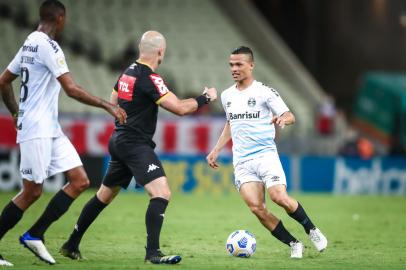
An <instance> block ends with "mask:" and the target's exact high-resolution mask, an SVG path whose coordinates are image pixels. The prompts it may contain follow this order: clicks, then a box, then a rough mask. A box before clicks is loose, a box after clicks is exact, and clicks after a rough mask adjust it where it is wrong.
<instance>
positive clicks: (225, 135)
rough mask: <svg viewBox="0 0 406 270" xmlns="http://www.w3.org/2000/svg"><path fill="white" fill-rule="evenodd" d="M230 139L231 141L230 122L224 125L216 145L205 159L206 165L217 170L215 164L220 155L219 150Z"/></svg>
mask: <svg viewBox="0 0 406 270" xmlns="http://www.w3.org/2000/svg"><path fill="white" fill-rule="evenodd" d="M230 139H231V130H230V122H228V121H227V123H226V124H225V125H224V128H223V132H221V135H220V137H219V139H218V141H217V143H216V145H215V146H214V148H213V150H211V152H210V153H209V154H208V155H207V157H206V160H207V163H208V164H209V166H210V167H212V168H213V169H217V168H218V167H219V165H218V164H217V162H216V160H217V157H218V155H219V153H220V150H221V149H223V147H224V146H225V145H226V144H227V143H228V141H229V140H230Z"/></svg>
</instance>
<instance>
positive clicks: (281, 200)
mask: <svg viewBox="0 0 406 270" xmlns="http://www.w3.org/2000/svg"><path fill="white" fill-rule="evenodd" d="M271 199H272V201H273V202H274V203H276V204H277V205H279V206H282V207H285V206H288V205H289V197H288V196H285V195H282V194H278V195H276V196H273V197H272V198H271Z"/></svg>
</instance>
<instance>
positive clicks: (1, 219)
mask: <svg viewBox="0 0 406 270" xmlns="http://www.w3.org/2000/svg"><path fill="white" fill-rule="evenodd" d="M23 213H24V211H23V210H21V209H20V208H18V206H17V205H16V204H15V203H14V202H13V201H10V202H9V203H8V204H7V205H6V206H5V207H4V209H3V212H2V213H1V216H0V239H1V238H3V236H4V235H5V234H6V232H8V231H9V230H10V229H11V228H13V227H14V226H15V225H16V224H17V223H18V222H19V221H20V219H21V218H22V216H23Z"/></svg>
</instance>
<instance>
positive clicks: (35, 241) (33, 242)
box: [20, 232, 55, 264]
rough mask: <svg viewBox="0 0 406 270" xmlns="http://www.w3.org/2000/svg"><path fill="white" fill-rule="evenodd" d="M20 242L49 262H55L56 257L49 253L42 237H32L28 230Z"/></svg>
mask: <svg viewBox="0 0 406 270" xmlns="http://www.w3.org/2000/svg"><path fill="white" fill-rule="evenodd" d="M20 243H21V244H22V245H23V246H24V247H26V248H28V250H29V251H31V252H32V253H34V255H35V256H37V257H38V258H39V259H40V260H42V261H44V262H46V263H49V264H55V259H54V258H52V256H51V254H49V252H48V250H47V248H46V247H45V245H44V243H43V242H42V239H41V238H37V237H32V236H31V235H30V234H29V233H28V232H26V233H24V234H23V235H22V236H20Z"/></svg>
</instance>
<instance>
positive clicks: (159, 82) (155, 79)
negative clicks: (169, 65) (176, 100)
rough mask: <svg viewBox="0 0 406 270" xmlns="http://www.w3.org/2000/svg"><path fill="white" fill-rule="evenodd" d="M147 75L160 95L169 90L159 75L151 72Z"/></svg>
mask: <svg viewBox="0 0 406 270" xmlns="http://www.w3.org/2000/svg"><path fill="white" fill-rule="evenodd" d="M149 77H150V78H151V80H152V82H153V83H154V85H155V87H156V89H157V90H158V93H159V95H160V96H161V97H162V96H163V95H165V94H166V93H168V92H169V89H168V87H167V86H166V84H165V82H164V80H163V79H162V78H161V76H159V75H158V74H151V75H149Z"/></svg>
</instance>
